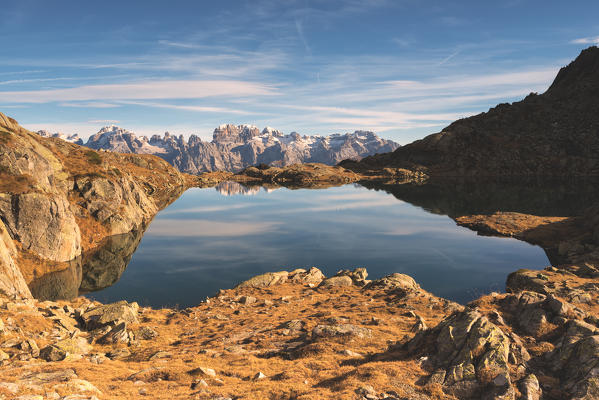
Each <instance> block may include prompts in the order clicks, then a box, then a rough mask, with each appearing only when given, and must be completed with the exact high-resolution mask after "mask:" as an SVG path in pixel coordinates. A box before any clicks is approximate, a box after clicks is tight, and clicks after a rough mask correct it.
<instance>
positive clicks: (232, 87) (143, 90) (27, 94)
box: [0, 80, 276, 103]
mask: <svg viewBox="0 0 599 400" xmlns="http://www.w3.org/2000/svg"><path fill="white" fill-rule="evenodd" d="M273 94H276V89H275V88H274V87H273V86H269V85H264V84H260V83H253V82H243V81H220V80H213V81H195V80H190V81H147V82H140V83H128V84H127V83H125V84H112V85H88V86H79V87H74V88H68V89H50V90H31V91H11V92H9V91H6V92H0V99H2V100H0V102H7V101H6V100H3V99H14V98H17V99H18V101H19V102H20V103H48V102H56V101H63V102H64V101H85V100H126V99H199V98H206V97H218V96H241V97H244V96H267V95H273Z"/></svg>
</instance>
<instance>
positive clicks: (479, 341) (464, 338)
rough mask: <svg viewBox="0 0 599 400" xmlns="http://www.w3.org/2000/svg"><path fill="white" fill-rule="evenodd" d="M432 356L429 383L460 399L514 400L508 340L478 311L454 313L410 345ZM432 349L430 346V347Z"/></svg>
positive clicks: (424, 332) (417, 350)
mask: <svg viewBox="0 0 599 400" xmlns="http://www.w3.org/2000/svg"><path fill="white" fill-rule="evenodd" d="M406 346H407V348H408V350H409V351H410V352H416V353H423V352H424V353H426V354H430V359H429V360H427V362H428V363H429V364H430V367H431V368H432V369H433V371H434V372H433V374H432V375H431V376H430V378H429V382H430V383H433V384H439V385H441V386H442V387H443V390H444V391H445V392H446V393H449V394H452V395H454V396H456V397H458V398H460V399H514V398H515V395H514V389H513V386H512V384H511V378H510V368H509V361H508V357H509V354H510V340H509V338H508V337H507V336H506V335H505V334H504V333H503V332H502V331H501V329H499V328H498V327H497V326H495V325H494V324H493V323H491V322H490V321H489V320H488V319H487V318H486V317H484V316H482V315H481V314H480V313H479V312H477V311H476V310H466V311H463V312H459V313H456V314H453V315H452V316H450V317H449V318H447V319H445V320H443V321H442V322H441V323H440V324H439V325H437V326H436V327H435V328H433V329H429V330H425V331H423V332H422V333H420V334H418V335H416V336H415V337H414V338H413V339H412V340H411V341H410V342H408V343H407V345H406ZM429 346H430V347H429Z"/></svg>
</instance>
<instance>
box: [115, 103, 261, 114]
mask: <svg viewBox="0 0 599 400" xmlns="http://www.w3.org/2000/svg"><path fill="white" fill-rule="evenodd" d="M119 104H129V105H136V106H143V107H154V108H167V109H171V110H182V111H193V112H202V113H226V114H239V115H249V114H251V112H248V111H243V110H236V109H233V108H226V107H210V106H194V105H179V104H168V103H156V102H148V101H119Z"/></svg>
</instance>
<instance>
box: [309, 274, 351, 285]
mask: <svg viewBox="0 0 599 400" xmlns="http://www.w3.org/2000/svg"><path fill="white" fill-rule="evenodd" d="M353 283H354V281H353V280H352V278H350V277H349V276H347V275H342V276H332V277H330V278H327V279H325V280H323V281H322V282H321V283H320V285H319V286H318V287H322V288H331V287H342V286H351V285H353Z"/></svg>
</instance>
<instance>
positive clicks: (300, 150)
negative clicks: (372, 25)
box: [38, 124, 399, 174]
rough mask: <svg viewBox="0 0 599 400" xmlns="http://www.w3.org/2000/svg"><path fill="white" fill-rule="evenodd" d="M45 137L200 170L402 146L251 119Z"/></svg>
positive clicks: (361, 134)
mask: <svg viewBox="0 0 599 400" xmlns="http://www.w3.org/2000/svg"><path fill="white" fill-rule="evenodd" d="M38 133H39V134H40V135H42V136H45V137H58V138H61V139H63V140H66V141H69V142H72V143H76V144H81V145H85V146H87V147H89V148H92V149H94V150H106V151H113V152H117V153H135V154H153V155H156V156H159V157H161V158H163V159H164V160H166V161H168V162H169V163H170V164H172V165H173V166H175V167H176V168H178V169H179V170H180V171H181V172H186V173H190V174H199V173H202V172H210V171H224V170H226V171H233V172H237V171H241V170H243V169H244V168H247V167H249V166H252V165H257V164H267V165H271V166H277V167H284V166H286V165H291V164H297V163H311V162H317V163H323V164H328V165H335V164H337V163H338V162H340V161H342V160H346V159H352V160H359V159H361V158H363V157H366V156H370V155H374V154H377V153H385V152H390V151H393V150H395V149H397V148H398V147H399V145H398V144H397V143H395V142H393V141H391V140H385V139H382V138H380V137H378V136H377V135H376V134H375V133H373V132H369V131H355V132H354V133H346V134H333V135H329V136H305V135H300V134H298V133H296V132H293V133H291V134H288V135H285V134H283V133H282V132H281V131H279V130H276V129H273V128H270V127H266V128H264V129H263V130H262V131H260V130H259V129H258V128H257V127H255V126H252V125H231V124H226V125H221V126H219V127H218V128H216V129H215V130H214V133H213V139H212V141H210V142H207V141H203V140H201V139H200V138H199V137H198V136H196V135H191V136H190V137H189V140H185V138H184V137H183V136H182V135H181V136H174V135H171V134H169V133H168V132H166V133H165V134H164V136H160V135H154V136H152V137H151V138H148V137H147V136H137V135H136V134H135V133H133V132H131V131H128V130H126V129H122V128H119V127H117V126H114V125H113V126H107V127H104V128H102V129H101V130H100V131H99V132H98V133H96V134H95V135H93V136H91V137H90V138H89V139H88V141H87V143H85V144H84V143H83V141H82V140H81V139H80V138H79V136H77V135H72V136H67V135H64V134H60V133H56V134H50V133H48V132H46V131H39V132H38Z"/></svg>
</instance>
